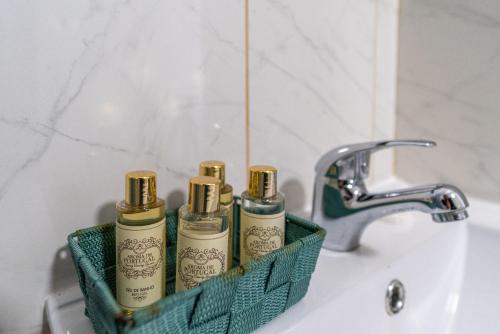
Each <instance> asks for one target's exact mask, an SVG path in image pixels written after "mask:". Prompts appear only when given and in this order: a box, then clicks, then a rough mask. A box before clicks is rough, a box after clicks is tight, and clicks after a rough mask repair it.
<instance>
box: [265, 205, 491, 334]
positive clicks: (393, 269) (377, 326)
mask: <svg viewBox="0 0 500 334" xmlns="http://www.w3.org/2000/svg"><path fill="white" fill-rule="evenodd" d="M470 216H471V218H470V219H469V220H467V221H466V222H461V223H453V224H433V223H431V221H430V218H429V217H428V216H426V215H423V214H418V213H411V214H408V213H405V214H404V215H398V216H393V217H390V218H389V219H388V220H387V221H385V222H378V223H377V224H373V226H372V227H370V228H373V230H371V231H370V230H367V231H366V235H365V238H364V239H363V240H362V244H363V245H364V246H362V247H361V248H360V249H358V250H357V251H355V252H352V253H346V254H339V253H334V252H330V251H326V250H322V252H321V255H320V258H319V262H318V268H317V270H316V272H315V274H314V276H313V279H312V280H311V286H310V288H309V292H308V294H307V295H306V297H305V298H304V300H303V301H302V302H301V303H299V304H297V305H296V306H295V307H293V308H292V309H291V310H289V312H287V313H285V314H283V315H282V316H280V317H279V318H277V319H276V320H275V321H273V322H271V323H269V324H268V325H266V326H265V327H263V328H261V329H260V331H259V332H260V333H268V332H282V333H303V332H317V333H323V332H324V333H326V332H328V333H339V334H340V333H349V334H355V333H372V334H376V333H436V334H437V333H439V334H443V333H482V334H484V333H499V332H500V317H498V309H499V308H500V289H498V288H497V284H498V282H500V267H499V266H498V263H500V226H498V224H496V222H497V221H498V218H497V217H498V216H500V205H498V204H491V203H486V202H482V201H477V200H472V201H471V209H470ZM395 220H400V222H399V223H398V224H394V221H395ZM388 225H394V226H388ZM405 229H406V231H403V230H405ZM384 233H386V235H383V234H384ZM395 238H397V239H395ZM393 279H398V280H399V281H400V282H401V283H402V284H403V286H404V288H405V296H406V298H405V304H404V307H403V309H402V310H401V311H400V312H399V313H397V314H394V315H389V314H388V312H387V311H386V307H385V296H386V289H387V286H388V285H389V283H390V282H391V281H392V280H393ZM298 319H300V321H299V320H298Z"/></svg>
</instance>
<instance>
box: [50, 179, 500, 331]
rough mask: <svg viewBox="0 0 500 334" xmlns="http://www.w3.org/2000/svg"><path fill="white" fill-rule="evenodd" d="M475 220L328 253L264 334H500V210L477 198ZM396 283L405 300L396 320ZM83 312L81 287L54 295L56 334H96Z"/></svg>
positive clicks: (410, 229) (390, 226)
mask: <svg viewBox="0 0 500 334" xmlns="http://www.w3.org/2000/svg"><path fill="white" fill-rule="evenodd" d="M392 186H393V185H391V187H392ZM469 213H470V217H471V218H469V219H468V220H466V221H463V222H455V223H444V224H436V223H433V222H432V220H431V218H430V216H429V215H426V214H422V213H418V212H412V213H408V212H407V213H401V214H397V215H394V216H389V217H386V218H385V219H383V220H381V221H377V222H375V223H374V224H371V226H369V227H368V228H367V230H366V232H365V233H364V235H363V238H362V240H361V247H360V248H359V249H357V250H356V251H354V252H349V253H338V252H332V251H328V250H325V249H323V250H322V251H321V253H320V256H319V259H318V265H317V268H316V271H315V272H314V274H313V277H312V279H311V283H310V286H309V290H308V293H307V295H306V296H305V297H304V298H303V299H302V300H301V301H300V302H299V303H297V304H296V305H295V306H293V307H291V308H290V309H289V310H288V311H287V312H285V313H284V314H282V315H280V316H279V317H278V318H276V319H274V320H273V321H271V322H270V323H268V324H267V325H265V326H263V327H261V328H260V329H258V330H257V333H304V332H313V333H338V334H340V333H349V334H356V333H363V334H364V333H373V334H376V333H439V334H443V333H482V334H484V333H499V332H500V317H498V316H497V313H498V309H500V289H497V286H496V283H497V282H500V266H498V263H500V225H499V224H497V221H498V217H499V216H500V204H492V203H487V202H484V201H480V200H475V199H470V210H469ZM394 279H397V280H399V281H400V282H401V283H402V284H403V286H404V289H405V296H406V298H405V303H404V306H403V308H402V309H401V311H400V312H399V313H397V314H393V315H389V314H388V312H387V311H386V305H385V296H386V290H387V286H388V285H389V283H390V282H391V281H392V280H394ZM83 307H84V306H83V300H82V299H81V293H80V292H79V290H78V288H77V287H73V288H72V289H69V290H68V291H65V292H63V293H60V294H57V295H52V296H49V297H48V299H47V303H46V309H47V314H48V317H47V318H48V320H49V324H50V327H51V328H52V330H53V333H54V334H58V333H91V327H90V323H89V321H88V320H87V319H86V318H85V317H84V315H83Z"/></svg>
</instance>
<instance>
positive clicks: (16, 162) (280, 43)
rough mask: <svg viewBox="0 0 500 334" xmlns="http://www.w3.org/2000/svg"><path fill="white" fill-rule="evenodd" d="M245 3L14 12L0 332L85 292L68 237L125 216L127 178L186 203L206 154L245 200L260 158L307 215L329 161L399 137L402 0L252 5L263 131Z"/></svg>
mask: <svg viewBox="0 0 500 334" xmlns="http://www.w3.org/2000/svg"><path fill="white" fill-rule="evenodd" d="M244 9H245V6H244V2H243V0H239V1H232V0H217V1H210V2H208V1H202V0H174V1H150V0H141V1H139V0H128V1H123V0H120V1H118V0H113V1H108V2H102V1H72V2H67V1H62V0H49V1H46V2H44V3H43V4H42V3H36V2H31V1H27V0H26V1H25V0H22V1H5V2H1V3H0V36H1V38H0V41H1V42H0V43H2V46H1V49H2V51H1V52H0V78H1V79H0V144H1V146H2V150H1V154H0V212H1V213H2V218H3V219H2V223H1V224H0V234H1V235H2V236H3V240H2V242H1V243H0V245H1V246H0V272H2V274H3V275H2V276H1V277H0V296H1V297H2V301H3V305H4V307H3V308H2V312H0V332H2V333H36V332H39V331H40V330H41V325H42V308H43V299H44V296H46V295H47V294H49V293H53V292H56V291H60V290H61V289H64V288H66V287H68V286H69V285H71V284H74V283H75V276H74V273H73V268H72V264H71V262H70V259H69V257H68V254H67V252H66V250H65V245H66V236H67V235H68V234H69V233H70V232H72V231H74V230H76V229H78V228H82V227H87V226H91V225H94V224H99V223H103V222H108V221H111V220H113V217H114V202H116V201H117V200H120V199H121V197H122V193H123V189H122V188H123V174H124V173H125V171H127V170H130V169H137V168H150V169H154V170H157V171H158V174H159V192H160V194H161V196H162V197H163V198H166V199H167V203H168V205H169V206H171V207H173V206H178V205H179V204H181V203H182V202H183V201H184V199H185V195H186V183H187V179H188V177H189V176H190V175H193V174H195V173H196V172H197V168H196V166H197V163H198V161H200V160H203V159H209V158H215V159H224V160H226V162H227V164H228V172H227V174H228V178H229V179H230V180H231V181H232V183H233V185H234V186H235V189H236V192H241V191H242V190H243V189H244V184H245V163H246V159H247V158H248V160H249V162H250V163H252V164H255V163H270V164H275V165H276V166H277V167H278V168H279V169H280V176H279V178H280V184H281V190H282V191H284V192H285V193H286V194H287V195H288V198H289V201H288V207H289V209H292V210H294V211H303V210H307V208H308V207H309V206H310V203H311V193H312V183H313V177H314V174H313V173H314V169H313V168H314V164H315V162H316V161H317V159H318V158H319V157H320V155H321V154H322V153H324V152H326V151H327V150H329V149H331V148H333V147H335V146H338V145H341V144H345V143H349V142H357V141H365V140H372V139H381V138H388V137H392V136H393V133H394V92H395V89H394V87H395V55H396V30H397V29H396V26H397V1H396V0H362V1H356V2H352V1H347V0H334V1H326V0H317V1H315V2H307V3H306V2H304V1H298V0H293V1H274V0H273V1H271V0H269V1H264V0H257V1H252V2H250V7H249V12H248V14H249V26H248V29H249V30H248V32H249V36H250V40H249V42H250V43H249V44H250V52H249V54H250V71H249V73H248V74H249V76H248V78H247V79H248V80H249V83H250V99H249V101H248V102H249V104H250V110H249V111H250V114H249V116H250V123H249V124H246V123H245V96H244V83H245V71H244V35H245V33H244V32H245V25H244V17H245V10H244ZM247 127H249V130H250V132H249V133H250V142H249V151H246V149H245V147H246V146H245V144H246V142H245V129H246V128H247ZM373 171H374V174H375V175H377V176H380V177H382V176H385V175H388V174H390V173H391V171H392V155H391V154H390V153H388V152H387V153H386V154H385V155H384V154H379V155H378V158H377V157H376V159H375V161H374V169H373Z"/></svg>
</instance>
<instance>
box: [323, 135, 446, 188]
mask: <svg viewBox="0 0 500 334" xmlns="http://www.w3.org/2000/svg"><path fill="white" fill-rule="evenodd" d="M398 146H419V147H434V146H436V143H435V142H434V141H432V140H421V139H401V140H382V141H373V142H366V143H359V144H353V145H346V146H341V147H337V148H334V149H333V150H331V151H329V152H327V153H326V154H324V155H323V156H322V157H321V158H320V159H319V161H318V163H317V164H316V167H315V170H316V173H319V175H323V176H326V177H330V178H335V179H338V180H362V179H365V178H367V177H368V174H369V169H370V155H371V153H373V152H376V151H379V150H383V149H385V148H391V147H398Z"/></svg>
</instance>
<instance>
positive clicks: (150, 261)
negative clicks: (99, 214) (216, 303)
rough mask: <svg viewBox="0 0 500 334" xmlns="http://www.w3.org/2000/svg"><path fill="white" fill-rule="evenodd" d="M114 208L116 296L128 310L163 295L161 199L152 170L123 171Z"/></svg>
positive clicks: (163, 246)
mask: <svg viewBox="0 0 500 334" xmlns="http://www.w3.org/2000/svg"><path fill="white" fill-rule="evenodd" d="M116 210H117V220H116V298H117V300H118V304H120V306H122V307H123V308H124V309H125V310H126V311H129V312H130V313H131V312H132V311H134V310H137V309H138V308H141V307H144V306H147V305H150V304H152V303H154V302H156V301H158V300H159V299H161V298H162V297H163V296H165V272H166V270H165V237H166V235H165V202H164V201H163V200H162V199H159V198H157V196H156V173H154V172H151V171H134V172H130V173H127V175H126V176H125V200H123V201H121V202H118V203H117V204H116Z"/></svg>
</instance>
